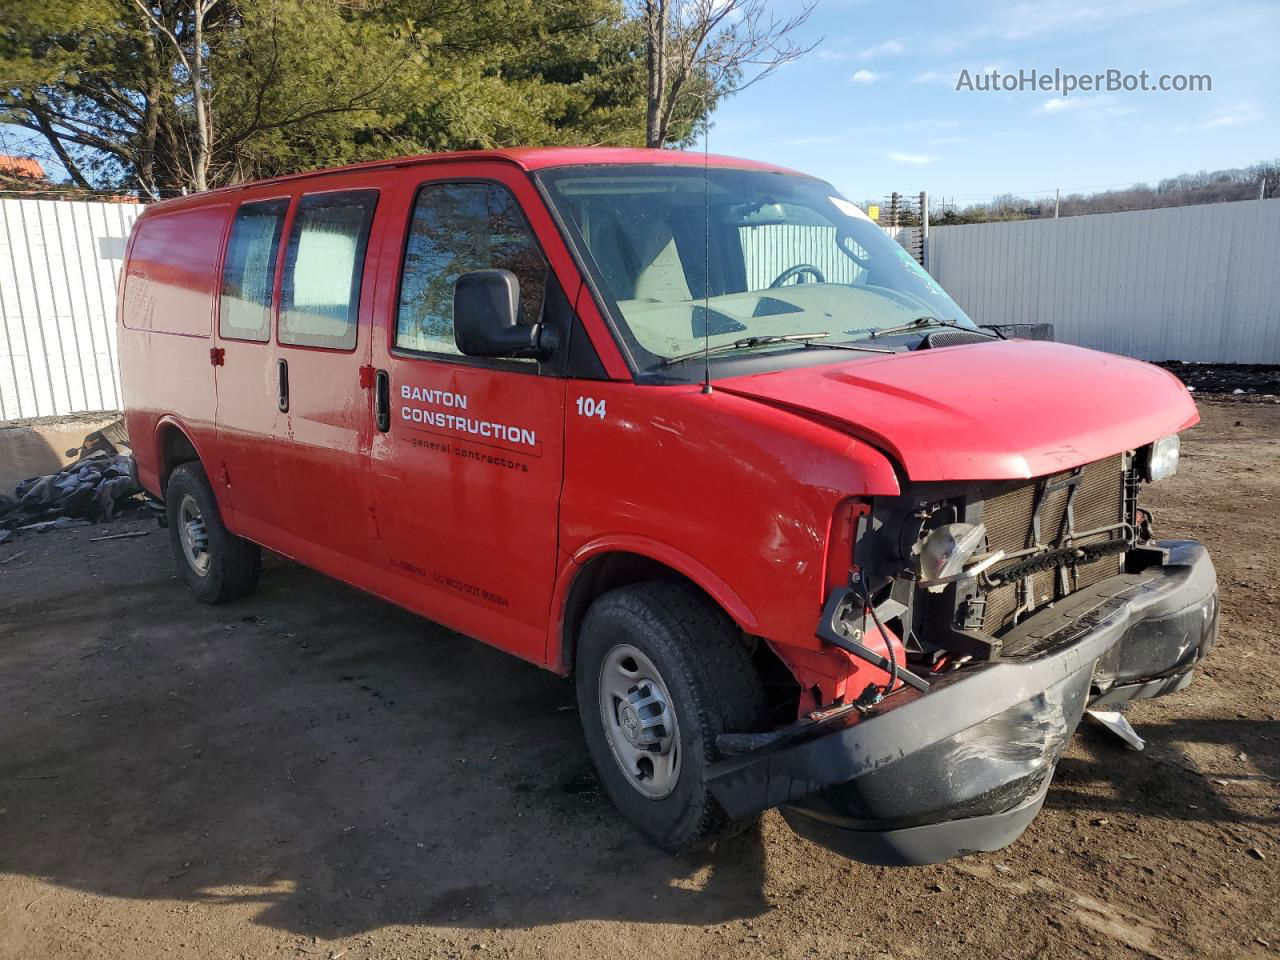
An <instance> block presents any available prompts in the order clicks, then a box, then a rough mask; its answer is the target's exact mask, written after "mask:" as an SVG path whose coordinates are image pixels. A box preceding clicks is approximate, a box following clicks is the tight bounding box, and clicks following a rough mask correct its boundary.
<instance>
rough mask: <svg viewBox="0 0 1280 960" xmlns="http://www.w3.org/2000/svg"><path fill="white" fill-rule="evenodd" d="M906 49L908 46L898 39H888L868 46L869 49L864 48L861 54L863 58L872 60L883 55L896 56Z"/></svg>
mask: <svg viewBox="0 0 1280 960" xmlns="http://www.w3.org/2000/svg"><path fill="white" fill-rule="evenodd" d="M906 49H907V48H906V47H904V46H903V45H902V44H901V43H899V42H898V41H897V40H886V41H884V43H877V44H876V45H875V46H874V47H867V49H865V50H863V51H862V53H861V54H859V56H861V57H862V59H863V60H870V59H871V58H872V57H882V56H886V55H890V56H895V55H897V54H899V53H903V52H905V51H906Z"/></svg>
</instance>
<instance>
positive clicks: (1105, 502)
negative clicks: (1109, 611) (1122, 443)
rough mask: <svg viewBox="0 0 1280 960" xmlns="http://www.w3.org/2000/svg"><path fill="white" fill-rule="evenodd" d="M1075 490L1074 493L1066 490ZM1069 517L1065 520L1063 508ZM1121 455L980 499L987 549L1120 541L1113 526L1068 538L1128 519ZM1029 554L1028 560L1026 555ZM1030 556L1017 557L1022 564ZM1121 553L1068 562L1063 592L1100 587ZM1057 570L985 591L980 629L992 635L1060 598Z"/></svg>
mask: <svg viewBox="0 0 1280 960" xmlns="http://www.w3.org/2000/svg"><path fill="white" fill-rule="evenodd" d="M1073 486H1074V487H1075V495H1074V497H1072V495H1071V490H1072V487H1073ZM1068 501H1070V504H1071V516H1070V518H1068V517H1067V504H1068ZM1037 503H1039V518H1038V519H1039V526H1038V529H1037V527H1036V523H1035V520H1036V513H1037V511H1036V505H1037ZM1126 513H1127V510H1126V505H1125V472H1124V458H1123V457H1122V456H1120V455H1117V456H1114V457H1108V458H1107V459H1105V460H1099V461H1097V462H1096V463H1091V464H1088V465H1087V466H1084V467H1082V468H1080V469H1079V470H1075V471H1067V472H1065V473H1058V474H1054V475H1053V476H1050V477H1041V478H1039V479H1037V480H1030V481H1028V482H1027V483H1025V484H1024V485H1022V486H1020V487H1015V488H1014V489H1012V490H1007V491H1005V492H1004V493H1000V494H997V495H996V496H993V497H990V498H988V499H987V500H985V501H984V502H983V507H982V522H983V523H985V524H986V527H987V545H988V549H990V550H1004V551H1005V553H1006V555H1013V554H1016V553H1020V552H1023V551H1025V550H1027V549H1028V548H1032V547H1036V546H1037V545H1039V546H1043V547H1047V548H1049V549H1050V550H1053V549H1059V548H1062V547H1066V546H1068V545H1069V546H1073V547H1084V546H1088V545H1090V544H1093V545H1097V544H1100V543H1106V542H1107V541H1109V540H1114V539H1117V538H1119V537H1121V536H1122V533H1121V532H1120V531H1118V530H1116V529H1111V530H1109V531H1104V532H1101V533H1097V534H1093V535H1091V536H1087V537H1078V536H1076V537H1070V538H1069V539H1068V536H1069V535H1071V534H1081V533H1085V532H1087V531H1091V530H1098V529H1099V528H1104V527H1110V528H1114V527H1115V526H1116V525H1117V524H1121V523H1123V522H1125V521H1126V520H1127V519H1128V518H1127V517H1126ZM1031 556H1033V555H1031ZM1031 556H1024V557H1023V558H1021V559H1022V560H1023V561H1024V562H1025V561H1027V560H1029V559H1031ZM1018 562H1019V560H1018V559H1016V558H1011V559H1008V560H1005V561H1002V562H1001V563H1000V564H997V565H996V567H995V568H993V569H992V570H991V575H992V576H993V577H997V578H998V577H999V575H1000V573H1001V571H1002V570H1011V569H1013V568H1014V566H1015V565H1016V564H1017V563H1018ZM1123 566H1124V559H1123V553H1120V552H1116V553H1111V554H1108V555H1106V556H1102V557H1097V558H1092V559H1086V560H1084V561H1070V562H1068V563H1067V565H1066V568H1065V569H1066V584H1065V586H1066V590H1065V593H1071V592H1074V591H1075V590H1079V589H1081V588H1083V587H1087V586H1090V585H1092V584H1094V583H1097V582H1098V581H1099V580H1102V579H1104V578H1106V577H1109V576H1112V575H1113V574H1116V573H1120V572H1122V570H1123ZM1061 579H1062V577H1061V574H1060V573H1059V567H1058V566H1054V567H1052V568H1050V569H1044V570H1037V571H1034V572H1030V573H1027V574H1025V575H1024V576H1018V577H1013V578H1009V581H1010V582H1005V583H1000V584H999V585H998V586H993V587H990V588H989V589H987V590H986V591H985V593H983V595H982V597H983V599H984V601H985V603H984V605H983V610H982V630H983V632H984V633H990V634H996V633H999V632H1000V631H1002V630H1004V629H1005V628H1006V627H1008V626H1010V625H1011V624H1013V623H1014V622H1015V618H1017V617H1018V616H1019V615H1021V616H1025V615H1026V614H1027V613H1030V612H1031V611H1032V610H1035V609H1038V608H1039V607H1042V606H1044V605H1045V604H1046V603H1049V602H1050V601H1052V600H1056V599H1059V598H1061V597H1062V596H1063V595H1064V590H1063V584H1062V582H1061Z"/></svg>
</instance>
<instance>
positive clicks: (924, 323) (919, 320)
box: [871, 317, 1005, 340]
mask: <svg viewBox="0 0 1280 960" xmlns="http://www.w3.org/2000/svg"><path fill="white" fill-rule="evenodd" d="M924 327H950V328H951V329H953V330H963V331H964V332H965V333H976V334H978V336H980V337H990V338H991V339H992V340H1004V339H1005V335H1004V334H1003V333H1001V332H1000V331H998V330H996V331H992V332H988V331H986V330H980V329H978V328H976V327H966V326H965V325H964V324H963V323H954V322H953V321H951V320H939V319H938V318H937V317H916V318H915V319H914V320H912V321H911V322H910V323H903V324H899V325H898V326H896V327H885V328H884V329H883V330H875V331H873V332H872V334H871V339H872V340H875V339H876V338H878V337H887V336H889V335H890V334H893V333H909V332H911V331H914V330H920V329H923V328H924Z"/></svg>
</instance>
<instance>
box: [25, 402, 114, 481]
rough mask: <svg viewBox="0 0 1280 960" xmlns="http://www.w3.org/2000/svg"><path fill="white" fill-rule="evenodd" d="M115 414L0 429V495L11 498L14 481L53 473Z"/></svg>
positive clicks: (68, 418) (58, 419) (37, 422)
mask: <svg viewBox="0 0 1280 960" xmlns="http://www.w3.org/2000/svg"><path fill="white" fill-rule="evenodd" d="M118 418H119V415H118V414H114V413H113V414H110V415H108V416H105V417H104V416H89V417H79V416H72V417H57V418H49V419H45V420H34V421H27V422H23V423H20V424H13V425H8V426H5V425H0V493H5V494H9V495H12V494H13V488H14V487H15V486H16V485H17V483H18V481H20V480H25V479H27V478H28V477H41V476H44V475H45V474H48V473H55V472H56V471H58V470H59V469H61V468H62V467H64V466H66V465H67V464H68V463H70V462H71V461H72V460H74V459H76V456H78V454H76V455H72V456H67V451H68V450H77V451H78V450H79V448H80V443H81V441H82V440H84V438H85V434H89V433H92V432H93V431H95V430H101V429H102V428H103V427H105V426H106V425H107V424H109V423H111V422H112V421H114V420H116V419H118Z"/></svg>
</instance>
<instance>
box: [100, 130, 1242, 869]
mask: <svg viewBox="0 0 1280 960" xmlns="http://www.w3.org/2000/svg"><path fill="white" fill-rule="evenodd" d="M127 257H128V259H127V264H126V268H125V272H124V278H123V281H122V282H123V296H122V297H121V307H120V314H119V327H120V358H121V367H122V370H123V376H124V391H125V399H126V406H127V414H128V425H129V431H130V434H131V436H132V438H133V442H134V449H135V451H136V455H137V466H138V473H139V478H140V480H141V482H142V484H143V486H144V487H146V488H147V489H148V490H149V491H151V492H152V493H154V494H156V495H157V496H160V497H163V498H164V500H165V502H166V504H167V509H168V526H169V531H170V535H171V538H172V543H173V547H174V552H175V555H176V559H177V563H178V566H179V569H180V570H181V571H182V575H183V577H184V578H185V579H186V582H187V583H188V584H189V585H190V586H191V588H192V589H193V590H194V591H195V593H196V595H197V596H198V597H199V599H201V600H203V601H205V602H208V603H220V602H223V601H228V600H233V599H236V598H238V597H241V596H243V595H245V594H247V593H248V592H249V591H250V590H252V589H253V587H254V584H255V582H256V580H257V579H258V570H259V548H260V546H261V547H267V548H269V549H271V550H275V551H277V552H279V553H282V554H285V555H287V556H289V557H292V558H294V559H296V560H297V561H299V562H301V563H303V564H306V565H308V566H311V567H314V568H315V569H317V570H320V571H323V572H324V573H326V574H329V575H330V576H333V577H336V578H338V579H341V580H344V581H346V582H347V583H350V584H354V585H356V586H358V587H360V588H362V589H364V590H367V591H369V592H371V593H374V594H377V595H378V596H381V597H384V598H386V599H387V600H390V601H392V602H393V603H396V604H399V605H401V606H403V607H406V608H408V609H410V610H414V611H416V612H418V613H420V614H422V615H423V616H426V617H429V618H431V619H432V620H435V621H438V622H440V623H443V624H446V625H448V626H449V627H451V628H453V629H455V630H458V631H460V632H462V633H465V634H468V635H470V636H472V637H475V638H477V639H480V640H483V641H484V642H486V643H490V644H493V645H494V646H497V647H501V648H502V649H504V650H509V651H510V652H512V653H514V654H516V655H517V656H520V657H524V658H525V659H527V660H530V661H532V662H534V663H537V664H539V665H541V666H544V667H546V668H548V669H550V670H554V671H557V672H558V673H561V674H572V675H573V676H574V677H575V681H576V688H577V696H578V706H579V710H580V713H581V717H582V727H583V732H584V734H585V738H586V744H587V749H588V750H589V751H590V753H591V756H592V759H593V760H594V762H595V764H596V767H597V769H598V770H599V773H600V777H601V779H602V780H603V782H604V784H605V786H606V787H607V788H608V791H609V793H610V795H611V796H612V798H613V800H614V802H615V803H616V804H617V806H618V808H619V809H620V810H621V811H622V813H623V814H624V816H625V817H626V818H627V819H628V820H630V821H631V822H632V823H633V824H634V825H635V826H636V827H638V828H639V830H640V831H641V832H643V833H644V834H645V835H647V836H648V837H650V838H652V839H653V840H654V841H656V842H657V843H658V844H660V845H662V846H663V847H666V848H667V849H670V850H676V851H678V850H685V849H688V848H691V847H694V846H697V845H700V844H705V843H708V842H711V841H713V840H714V839H715V838H716V837H719V836H723V835H725V834H726V833H727V832H730V831H733V830H735V829H738V828H740V827H741V825H742V824H744V823H746V822H749V821H750V820H751V819H752V818H754V817H755V816H757V815H758V814H759V813H760V812H761V811H763V810H766V809H768V808H770V807H781V809H782V812H783V815H784V816H785V817H786V819H787V821H788V822H789V823H790V824H791V826H792V827H793V828H794V829H795V830H796V831H797V832H799V833H800V834H802V835H804V836H806V837H808V838H810V839H812V840H814V841H816V842H818V843H820V844H823V845H825V846H828V847H831V848H832V849H836V850H839V851H842V852H844V853H845V854H847V855H848V856H851V857H855V858H858V859H862V860H866V861H868V862H873V863H886V864H888V863H924V862H933V861H938V860H942V859H945V858H947V857H952V856H957V855H960V854H962V853H964V852H967V851H973V850H992V849H997V848H999V847H1001V846H1003V845H1005V844H1008V843H1009V842H1011V841H1012V840H1013V839H1015V838H1016V837H1017V836H1018V835H1019V834H1020V833H1021V832H1022V830H1023V829H1024V828H1025V827H1026V825H1027V823H1028V822H1030V820H1031V819H1032V817H1034V816H1035V814H1036V812H1037V811H1038V810H1039V808H1040V805H1041V804H1042V802H1043V800H1044V797H1045V793H1046V791H1047V790H1048V788H1049V783H1050V779H1051V778H1052V775H1053V771H1054V767H1055V764H1056V762H1057V760H1058V757H1059V755H1060V753H1061V751H1062V749H1063V746H1064V744H1065V742H1066V740H1067V738H1068V737H1069V736H1070V735H1071V734H1072V732H1073V731H1074V730H1075V728H1076V726H1077V724H1078V723H1079V721H1080V720H1081V716H1082V714H1083V712H1084V711H1085V710H1086V709H1097V708H1100V707H1107V706H1109V705H1114V704H1120V703H1123V702H1125V701H1128V700H1132V699H1134V698H1140V697H1153V696H1157V695H1160V694H1162V693H1167V692H1170V691H1172V690H1175V689H1178V688H1180V687H1181V686H1183V685H1185V684H1186V683H1187V682H1188V681H1189V680H1190V678H1191V675H1192V671H1193V668H1194V666H1195V664H1196V662H1197V661H1198V660H1199V659H1200V658H1201V657H1203V656H1204V655H1205V653H1206V652H1207V651H1208V649H1209V648H1210V646H1211V645H1212V643H1213V641H1214V638H1215V636H1216V630H1217V587H1216V581H1215V575H1214V571H1213V567H1212V564H1211V562H1210V560H1209V558H1208V556H1207V554H1206V552H1205V550H1204V548H1203V547H1201V546H1200V545H1199V544H1197V543H1195V542H1191V541H1185V540H1157V539H1155V538H1154V534H1153V532H1152V529H1151V527H1152V523H1151V516H1150V514H1149V513H1148V512H1147V511H1145V510H1144V509H1143V507H1142V506H1141V489H1142V485H1143V483H1146V482H1151V481H1154V480H1159V479H1160V478H1161V477H1163V476H1167V475H1168V474H1170V473H1172V472H1173V470H1174V469H1175V467H1176V464H1177V456H1178V438H1177V435H1178V432H1179V431H1180V430H1183V429H1184V428H1186V427H1188V426H1190V425H1191V424H1193V423H1195V422H1196V419H1197V414H1196V410H1195V406H1194V404H1193V403H1192V401H1191V399H1190V396H1189V395H1188V393H1187V391H1186V390H1185V389H1184V388H1183V387H1182V386H1181V384H1179V383H1178V381H1177V380H1175V379H1174V378H1173V377H1172V376H1170V375H1168V374H1167V373H1165V372H1164V371H1162V370H1159V369H1158V368H1156V367H1152V366H1148V365H1146V364H1143V363H1139V362H1136V361H1133V360H1127V359H1122V358H1119V357H1115V356H1109V355H1106V354H1102V353H1095V352H1093V351H1090V350H1084V349H1079V348H1076V347H1070V346H1064V345H1058V344H1053V343H1043V342H1019V341H1008V340H1004V339H1003V338H1002V337H1000V336H999V335H998V334H995V333H992V332H990V331H986V330H983V329H980V328H978V327H977V326H975V324H974V323H973V322H972V321H971V320H970V319H969V318H968V317H967V316H965V314H964V312H963V311H962V310H961V309H960V308H959V307H958V306H957V305H956V304H955V303H954V302H953V301H952V300H951V299H950V298H949V297H948V296H947V294H946V293H945V292H944V291H943V290H942V289H941V288H940V287H939V286H938V284H937V283H936V282H935V281H934V280H933V279H932V278H931V277H930V276H929V275H928V274H927V273H925V272H924V271H923V270H922V269H921V268H920V267H919V266H918V265H917V264H916V263H915V261H914V260H912V259H911V257H909V256H908V255H907V254H906V253H905V251H903V250H902V249H901V248H900V247H899V246H898V245H897V244H896V243H894V242H893V241H891V240H890V239H888V238H887V237H886V236H885V235H884V233H883V232H882V231H881V230H880V229H879V228H878V227H877V226H876V225H875V224H874V223H872V222H871V221H869V220H868V219H867V218H866V217H865V216H864V215H863V214H862V213H861V211H859V210H858V208H856V207H855V206H854V205H853V204H851V203H849V202H848V201H847V200H845V199H844V198H843V197H841V196H840V194H839V193H838V192H837V191H836V190H835V189H833V188H832V187H831V186H829V185H828V184H826V183H823V182H822V181H820V180H816V179H813V178H811V177H808V176H803V175H801V174H797V173H794V172H790V171H787V170H782V169H779V168H775V167H771V166H766V165H763V164H759V163H751V162H747V161H743V160H735V159H730V158H724V157H711V158H704V157H702V156H690V155H685V154H681V153H675V152H669V151H649V150H626V149H541V150H513V151H501V152H477V153H460V154H451V155H441V156H428V157H419V158H413V159H405V160H397V161H389V162H386V163H373V164H366V165H363V166H356V167H350V168H346V169H339V170H329V171H323V172H320V173H311V174H304V175H299V176H292V177H281V178H279V179H276V180H271V181H267V182H262V183H253V184H248V185H245V186H240V187H232V188H228V189H224V190H216V191H212V192H210V193H205V194H200V195H197V196H192V197H186V198H182V199H178V200H171V201H167V202H164V203H158V204H156V205H154V206H152V207H150V208H148V209H147V211H146V212H145V213H144V214H143V216H142V217H141V218H139V220H138V222H137V225H136V226H135V228H134V231H133V235H132V237H131V238H130V241H129V249H128V255H127Z"/></svg>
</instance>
